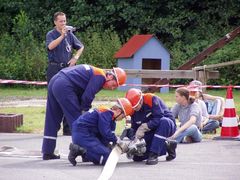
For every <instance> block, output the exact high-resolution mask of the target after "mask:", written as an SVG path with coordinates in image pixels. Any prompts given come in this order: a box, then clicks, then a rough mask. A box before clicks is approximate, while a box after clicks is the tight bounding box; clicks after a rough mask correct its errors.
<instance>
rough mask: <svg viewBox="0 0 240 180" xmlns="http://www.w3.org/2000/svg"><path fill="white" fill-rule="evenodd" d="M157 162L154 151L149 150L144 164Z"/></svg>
mask: <svg viewBox="0 0 240 180" xmlns="http://www.w3.org/2000/svg"><path fill="white" fill-rule="evenodd" d="M157 163H158V155H157V154H156V153H154V152H150V153H149V156H148V159H147V162H146V164H147V165H155V164H157Z"/></svg>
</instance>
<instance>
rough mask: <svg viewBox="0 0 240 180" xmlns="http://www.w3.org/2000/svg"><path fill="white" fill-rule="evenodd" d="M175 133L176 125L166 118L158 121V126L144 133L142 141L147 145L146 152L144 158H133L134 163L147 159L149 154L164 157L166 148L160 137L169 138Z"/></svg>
mask: <svg viewBox="0 0 240 180" xmlns="http://www.w3.org/2000/svg"><path fill="white" fill-rule="evenodd" d="M175 131H176V125H175V124H174V122H173V121H172V120H171V119H169V118H166V117H163V118H161V119H160V120H159V124H158V126H157V127H156V128H154V129H152V130H150V131H149V132H146V133H145V135H144V139H145V141H146V144H147V151H146V153H145V154H144V156H134V157H133V160H134V161H143V160H145V159H147V158H148V155H149V152H154V153H156V154H158V156H162V155H166V152H167V148H166V143H165V140H164V139H162V138H161V137H160V136H164V137H170V136H172V135H173V134H174V132H175Z"/></svg>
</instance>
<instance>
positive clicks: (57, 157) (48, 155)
mask: <svg viewBox="0 0 240 180" xmlns="http://www.w3.org/2000/svg"><path fill="white" fill-rule="evenodd" d="M42 158H43V160H51V159H60V155H56V154H43V157H42Z"/></svg>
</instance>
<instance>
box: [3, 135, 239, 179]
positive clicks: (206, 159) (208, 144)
mask: <svg viewBox="0 0 240 180" xmlns="http://www.w3.org/2000/svg"><path fill="white" fill-rule="evenodd" d="M70 142H71V138H70V137H69V136H59V138H58V144H57V149H58V150H59V153H60V154H61V159H60V160H51V161H42V160H41V153H40V149H41V143H42V135H38V134H12V133H11V134H10V133H0V148H2V147H4V146H5V147H6V146H8V147H15V149H14V151H13V152H12V153H9V154H7V153H6V152H5V153H3V152H0V180H16V179H18V180H42V179H47V180H56V179H57V180H75V179H76V180H96V179H97V178H98V176H99V175H100V173H101V170H102V168H103V167H102V166H95V165H92V164H91V163H82V162H81V159H78V161H79V163H78V164H77V166H76V167H73V166H72V165H70V164H69V162H68V160H67V154H68V145H69V143H70ZM126 179H130V180H140V179H145V180H148V179H149V180H159V179H163V180H168V179H174V180H176V179H183V180H188V179H189V180H190V179H191V180H192V179H194V180H195V179H204V180H206V179H215V180H237V179H240V141H214V140H204V141H203V142H201V143H196V144H180V145H179V146H178V148H177V158H176V159H175V160H173V161H171V162H166V161H165V157H160V158H159V163H158V164H157V165H155V166H148V165H145V163H144V162H141V163H134V162H132V161H130V160H128V159H127V158H126V157H125V155H122V156H121V158H120V161H119V163H118V165H117V167H116V170H115V172H114V174H113V176H112V178H111V180H126Z"/></svg>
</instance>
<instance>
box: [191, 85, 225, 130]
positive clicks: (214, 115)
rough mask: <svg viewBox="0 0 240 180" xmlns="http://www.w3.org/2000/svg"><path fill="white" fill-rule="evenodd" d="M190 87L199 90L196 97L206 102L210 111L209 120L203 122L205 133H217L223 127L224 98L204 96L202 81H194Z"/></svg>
mask: <svg viewBox="0 0 240 180" xmlns="http://www.w3.org/2000/svg"><path fill="white" fill-rule="evenodd" d="M189 86H195V88H196V89H198V93H197V95H196V98H197V99H201V100H203V101H204V102H205V104H206V108H207V111H208V114H209V116H208V119H206V120H205V121H203V124H202V126H203V127H202V132H203V133H216V129H217V128H218V127H219V126H220V125H221V123H222V119H223V114H224V98H222V97H220V96H213V95H209V94H204V93H203V92H202V83H201V82H200V81H196V80H194V81H192V82H191V83H190V85H189Z"/></svg>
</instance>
